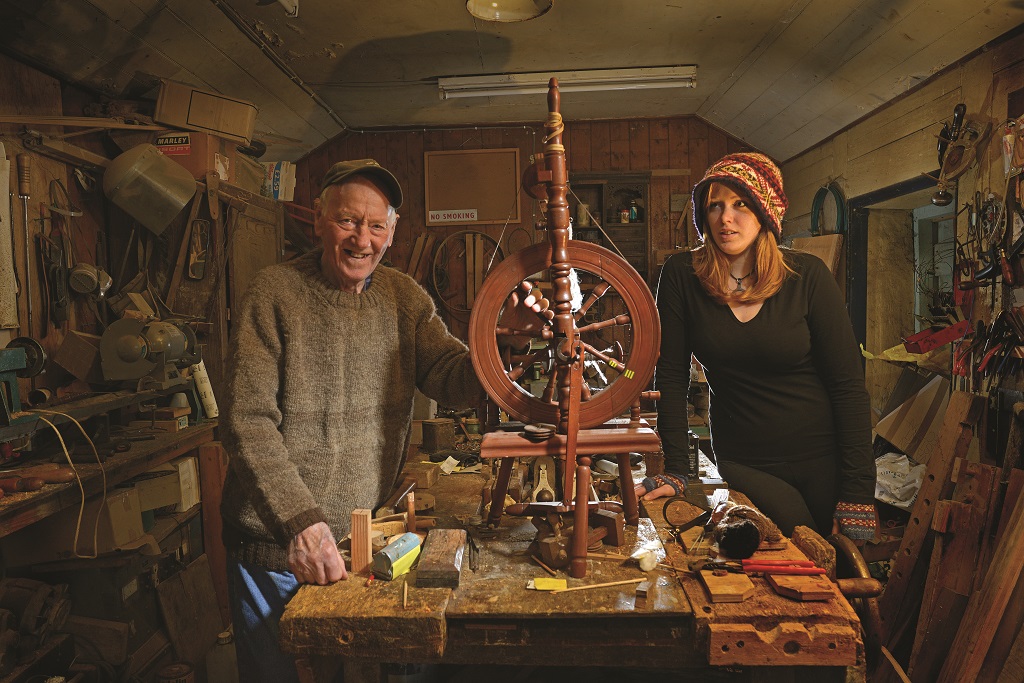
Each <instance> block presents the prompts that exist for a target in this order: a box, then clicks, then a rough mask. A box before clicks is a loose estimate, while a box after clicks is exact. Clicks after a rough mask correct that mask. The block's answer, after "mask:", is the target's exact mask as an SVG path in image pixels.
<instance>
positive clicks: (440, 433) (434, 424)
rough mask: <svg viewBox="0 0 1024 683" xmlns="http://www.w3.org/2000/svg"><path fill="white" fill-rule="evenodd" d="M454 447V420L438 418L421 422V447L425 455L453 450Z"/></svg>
mask: <svg viewBox="0 0 1024 683" xmlns="http://www.w3.org/2000/svg"><path fill="white" fill-rule="evenodd" d="M454 446H455V420H452V419H451V418H448V417H438V418H434V419H432V420H424V421H423V445H422V446H421V447H420V448H421V450H423V451H424V452H425V453H435V452H437V451H441V450H445V449H448V448H453V447H454Z"/></svg>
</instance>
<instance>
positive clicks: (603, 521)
mask: <svg viewBox="0 0 1024 683" xmlns="http://www.w3.org/2000/svg"><path fill="white" fill-rule="evenodd" d="M588 521H589V522H590V524H591V526H595V527H603V528H605V529H607V530H608V535H607V536H605V537H604V543H605V545H614V546H616V547H619V546H621V545H623V544H624V543H625V542H626V536H625V524H626V516H625V515H624V514H622V513H621V512H612V511H611V510H591V511H590V515H589V517H588Z"/></svg>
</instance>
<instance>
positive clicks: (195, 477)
mask: <svg viewBox="0 0 1024 683" xmlns="http://www.w3.org/2000/svg"><path fill="white" fill-rule="evenodd" d="M150 472H151V473H153V472H169V473H174V474H176V475H177V479H178V500H177V503H176V505H175V506H174V511H175V512H185V511H187V510H190V509H192V507H193V506H194V505H198V504H199V501H200V490H199V459H198V458H195V457H189V456H183V457H180V458H178V459H177V460H172V461H170V462H168V463H164V464H163V465H159V466H157V467H154V468H153V469H151V470H150Z"/></svg>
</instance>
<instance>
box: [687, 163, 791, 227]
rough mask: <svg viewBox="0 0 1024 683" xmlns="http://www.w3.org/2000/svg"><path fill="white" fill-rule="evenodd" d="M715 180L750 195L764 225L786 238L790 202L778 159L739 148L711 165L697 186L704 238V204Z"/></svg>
mask: <svg viewBox="0 0 1024 683" xmlns="http://www.w3.org/2000/svg"><path fill="white" fill-rule="evenodd" d="M711 183H721V184H723V185H727V186H729V187H730V188H732V190H733V191H734V192H738V193H740V194H742V195H744V196H746V197H747V198H749V199H750V200H751V208H752V209H753V211H754V213H755V214H757V217H758V219H759V220H760V221H761V225H762V226H764V227H767V228H768V229H770V230H771V231H772V233H773V234H774V235H775V240H776V241H779V240H781V239H782V217H783V216H784V215H785V213H786V207H787V206H789V202H788V201H787V200H786V194H785V192H783V191H782V171H780V170H779V167H778V166H776V165H775V162H774V161H772V160H771V159H769V158H768V157H766V156H765V155H763V154H757V153H756V152H737V153H735V154H726V155H725V156H724V157H722V158H721V159H719V160H718V161H716V162H715V163H714V164H712V165H711V168H709V169H708V172H707V173H705V174H704V177H703V178H701V181H700V182H699V183H697V184H696V185H694V186H693V196H692V202H693V203H692V204H691V206H692V208H693V227H694V228H696V230H697V234H698V235H699V236H700V238H701V239H704V223H705V216H704V205H705V204H706V203H707V198H708V190H709V189H710V188H711Z"/></svg>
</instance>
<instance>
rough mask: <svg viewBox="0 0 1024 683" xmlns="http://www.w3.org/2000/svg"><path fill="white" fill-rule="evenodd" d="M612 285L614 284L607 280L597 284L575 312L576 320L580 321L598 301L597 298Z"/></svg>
mask: <svg viewBox="0 0 1024 683" xmlns="http://www.w3.org/2000/svg"><path fill="white" fill-rule="evenodd" d="M611 287H612V286H611V285H609V284H608V283H607V282H601V283H599V284H597V285H595V286H594V288H593V289H592V290H590V294H588V295H587V300H586V301H584V302H583V305H582V306H580V310H578V311H576V312H575V313H574V314H573V317H574V318H576V322H579V321H580V318H582V317H583V316H585V315H586V314H587V311H589V310H590V307H591V306H593V305H594V304H595V303H597V300H598V299H600V298H601V297H603V296H604V295H605V293H606V292H607V291H608V290H609V289H611Z"/></svg>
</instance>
